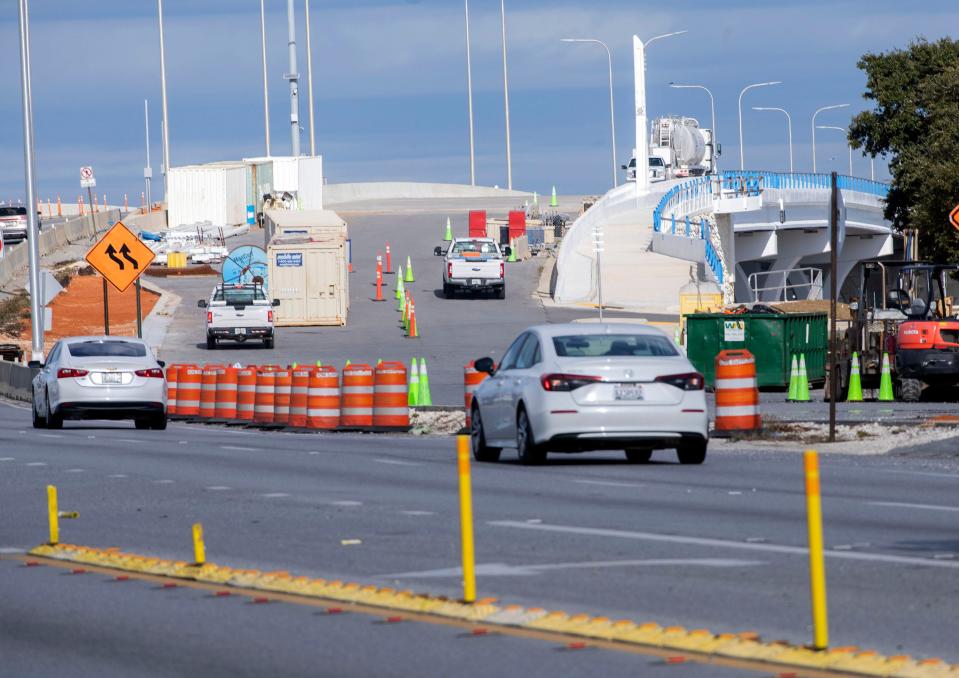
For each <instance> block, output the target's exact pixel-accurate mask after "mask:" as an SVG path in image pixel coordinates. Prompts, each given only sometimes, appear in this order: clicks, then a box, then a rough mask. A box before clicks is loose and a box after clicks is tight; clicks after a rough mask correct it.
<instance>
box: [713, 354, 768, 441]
mask: <svg viewBox="0 0 959 678" xmlns="http://www.w3.org/2000/svg"><path fill="white" fill-rule="evenodd" d="M761 427H762V417H761V416H760V414H759V388H758V387H757V385H756V358H755V357H753V354H752V353H750V352H749V351H747V350H745V349H732V350H726V351H720V352H719V355H717V356H716V425H715V428H716V430H717V431H749V430H753V429H758V428H761Z"/></svg>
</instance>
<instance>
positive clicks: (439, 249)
mask: <svg viewBox="0 0 959 678" xmlns="http://www.w3.org/2000/svg"><path fill="white" fill-rule="evenodd" d="M433 256H434V257H441V256H443V248H442V247H440V246H439V245H437V246H436V247H434V248H433Z"/></svg>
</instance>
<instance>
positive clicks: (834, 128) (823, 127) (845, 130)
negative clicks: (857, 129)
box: [816, 125, 852, 176]
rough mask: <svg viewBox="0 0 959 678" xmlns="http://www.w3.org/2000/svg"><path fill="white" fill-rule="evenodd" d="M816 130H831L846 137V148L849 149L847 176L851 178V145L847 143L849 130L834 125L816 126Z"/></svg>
mask: <svg viewBox="0 0 959 678" xmlns="http://www.w3.org/2000/svg"><path fill="white" fill-rule="evenodd" d="M816 129H832V130H836V131H838V132H842V133H843V134H845V135H846V146H848V147H849V176H852V144H850V143H849V130H847V129H846V128H845V127H836V126H835V125H816Z"/></svg>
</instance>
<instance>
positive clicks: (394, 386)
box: [373, 361, 410, 429]
mask: <svg viewBox="0 0 959 678" xmlns="http://www.w3.org/2000/svg"><path fill="white" fill-rule="evenodd" d="M408 401H409V394H408V392H407V386H406V366H405V365H404V364H403V363H400V362H390V361H386V362H382V363H380V364H379V365H377V366H376V369H375V370H374V380H373V426H384V427H389V428H403V429H406V428H409V425H410V407H409V404H408Z"/></svg>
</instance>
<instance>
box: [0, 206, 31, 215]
mask: <svg viewBox="0 0 959 678" xmlns="http://www.w3.org/2000/svg"><path fill="white" fill-rule="evenodd" d="M26 214H27V208H26V207H0V217H17V216H26Z"/></svg>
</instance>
